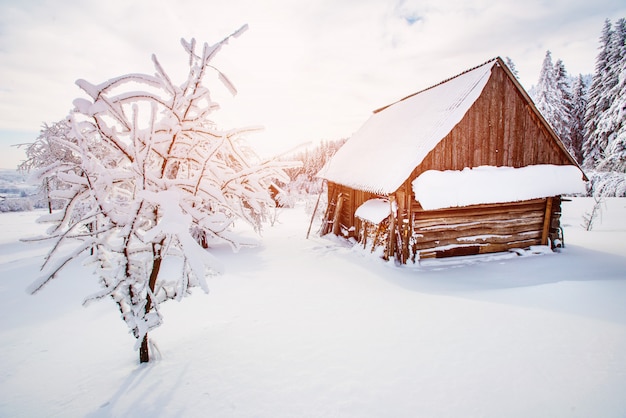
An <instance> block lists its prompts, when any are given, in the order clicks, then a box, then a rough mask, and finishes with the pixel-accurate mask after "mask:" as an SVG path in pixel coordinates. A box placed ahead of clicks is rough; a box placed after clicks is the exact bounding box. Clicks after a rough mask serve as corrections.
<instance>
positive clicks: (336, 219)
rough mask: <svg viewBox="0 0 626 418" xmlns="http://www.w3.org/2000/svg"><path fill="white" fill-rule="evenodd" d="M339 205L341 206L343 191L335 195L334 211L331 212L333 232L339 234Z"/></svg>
mask: <svg viewBox="0 0 626 418" xmlns="http://www.w3.org/2000/svg"><path fill="white" fill-rule="evenodd" d="M341 206H343V193H339V195H338V196H337V204H336V205H335V213H334V214H333V234H335V235H339V233H340V232H341V225H340V223H339V218H340V217H341Z"/></svg>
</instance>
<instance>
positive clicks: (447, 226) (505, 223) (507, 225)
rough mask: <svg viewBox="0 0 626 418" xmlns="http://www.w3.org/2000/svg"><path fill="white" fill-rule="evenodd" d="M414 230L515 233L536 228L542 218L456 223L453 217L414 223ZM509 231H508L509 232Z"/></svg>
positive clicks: (432, 232)
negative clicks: (425, 224) (432, 222)
mask: <svg viewBox="0 0 626 418" xmlns="http://www.w3.org/2000/svg"><path fill="white" fill-rule="evenodd" d="M413 225H414V228H413V230H414V232H415V233H416V234H439V233H446V231H457V232H459V233H462V232H463V231H481V230H482V231H485V232H484V233H489V231H493V232H495V233H499V234H502V233H507V232H508V233H515V232H520V231H529V230H533V229H536V228H541V226H542V225H543V219H542V217H541V215H539V216H534V217H526V218H519V219H508V220H504V219H503V220H493V221H482V222H478V221H475V222H471V221H467V222H463V223H457V222H455V220H454V219H449V220H447V221H445V220H444V221H443V222H441V223H438V224H432V225H430V223H428V224H427V225H428V226H423V225H424V224H423V223H415V224H413ZM509 231H510V232H509Z"/></svg>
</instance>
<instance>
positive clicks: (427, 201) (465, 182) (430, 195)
mask: <svg viewBox="0 0 626 418" xmlns="http://www.w3.org/2000/svg"><path fill="white" fill-rule="evenodd" d="M412 184H413V192H414V193H415V199H416V200H417V201H419V202H420V204H421V205H422V208H424V209H426V210H432V209H442V208H451V207H458V206H469V205H478V204H488V203H505V202H520V201H523V200H530V199H538V198H544V197H549V196H556V195H561V194H577V193H585V192H586V188H585V183H584V181H583V173H582V171H580V169H579V168H578V167H576V166H573V165H550V164H540V165H530V166H526V167H521V168H513V167H492V166H481V167H474V168H471V169H470V168H465V169H463V170H461V171H457V170H446V171H438V170H428V171H425V172H423V173H422V174H420V175H419V176H418V177H417V178H416V179H415V180H413V183H412Z"/></svg>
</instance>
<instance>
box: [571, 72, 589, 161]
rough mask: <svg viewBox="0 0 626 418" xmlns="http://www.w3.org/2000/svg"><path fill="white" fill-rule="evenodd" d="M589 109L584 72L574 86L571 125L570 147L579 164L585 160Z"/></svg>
mask: <svg viewBox="0 0 626 418" xmlns="http://www.w3.org/2000/svg"><path fill="white" fill-rule="evenodd" d="M586 110H587V88H586V86H585V82H584V80H583V76H582V74H579V75H578V78H576V80H575V81H574V85H573V86H572V110H571V113H570V125H569V148H568V150H569V151H570V153H571V154H572V155H573V156H574V158H575V159H576V161H577V162H578V163H579V164H582V162H583V143H584V140H585V112H586Z"/></svg>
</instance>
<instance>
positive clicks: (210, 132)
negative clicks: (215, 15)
mask: <svg viewBox="0 0 626 418" xmlns="http://www.w3.org/2000/svg"><path fill="white" fill-rule="evenodd" d="M245 29H246V26H244V27H242V28H241V29H239V30H238V31H236V32H234V33H233V34H232V35H230V36H228V37H226V38H225V39H224V40H222V41H221V42H218V43H217V44H215V45H208V44H204V46H203V48H202V50H201V51H196V42H195V40H191V41H190V42H187V41H184V40H183V41H182V45H183V48H184V50H185V51H186V54H187V60H188V63H189V69H188V75H187V79H186V80H184V81H183V83H182V84H175V83H174V82H173V81H172V79H171V78H170V76H169V75H168V74H167V73H166V72H165V70H164V69H163V68H162V66H161V64H160V63H159V61H158V60H157V59H156V57H155V56H153V57H152V60H153V63H154V67H155V71H156V73H155V74H154V75H147V74H127V75H123V76H120V77H116V78H113V79H111V80H108V81H105V82H103V83H101V84H91V83H88V82H87V81H85V80H78V81H77V84H78V86H79V87H80V88H81V89H82V90H84V92H85V93H87V95H88V96H89V99H82V98H81V99H76V100H75V101H74V106H75V109H74V110H73V111H72V113H71V114H70V116H69V119H68V121H69V123H70V125H71V128H72V130H71V134H70V135H66V136H64V137H63V138H60V139H59V141H61V143H62V145H63V146H64V147H66V148H67V149H68V150H71V154H72V156H73V157H75V159H74V158H68V159H60V160H56V161H54V162H51V163H50V164H48V165H47V166H46V167H45V168H43V169H41V170H39V172H38V175H39V177H40V178H41V179H43V178H48V177H54V178H58V179H59V180H60V181H62V182H63V183H64V184H66V185H68V187H67V188H64V189H57V190H54V191H53V192H52V196H53V197H54V198H57V199H63V200H65V201H66V204H65V206H64V209H63V210H61V211H59V212H57V213H54V214H52V215H50V216H47V217H45V218H44V219H43V220H44V221H49V222H52V224H53V226H52V227H51V229H50V230H49V234H50V235H51V238H52V239H53V240H54V241H55V244H54V246H53V249H52V251H51V252H50V254H49V255H48V256H47V257H46V259H45V262H44V266H43V268H44V270H43V275H42V276H41V278H40V279H39V280H38V281H36V282H35V283H34V284H33V285H32V287H31V291H32V292H36V291H38V290H39V289H41V288H42V287H43V286H44V285H45V284H46V283H47V282H49V281H50V280H51V279H53V278H54V277H56V276H57V275H58V273H59V271H60V270H61V269H62V268H63V267H64V266H65V265H67V264H68V263H69V262H70V261H71V260H72V259H74V258H75V257H76V256H77V255H79V254H83V253H86V254H90V258H89V261H90V262H91V263H93V264H94V265H95V266H96V269H97V272H98V274H99V277H100V284H101V285H102V290H101V291H100V292H99V293H98V294H96V295H93V296H91V297H90V298H89V299H88V301H90V300H96V299H101V298H106V297H111V298H112V299H113V300H115V302H116V303H117V305H118V307H119V310H120V312H121V314H122V318H123V319H124V321H125V322H126V324H127V325H128V327H129V328H130V330H131V332H132V334H133V335H134V337H135V338H136V339H137V345H136V347H137V348H138V349H139V357H140V361H141V362H146V361H149V358H150V357H149V341H148V332H149V331H150V330H153V329H154V328H156V327H158V326H159V325H160V324H161V320H162V318H161V312H160V310H159V305H160V304H161V303H163V302H164V301H166V300H169V299H177V300H178V299H181V298H182V297H184V296H186V295H188V294H189V293H190V290H191V289H192V288H193V287H196V286H199V287H201V288H202V289H204V290H205V291H208V289H207V283H206V281H205V276H206V275H207V274H216V273H218V272H219V271H220V263H219V261H218V260H216V259H215V258H214V257H212V256H211V254H210V253H209V252H208V251H207V250H205V249H204V248H202V246H201V245H200V244H199V243H198V241H201V242H202V243H203V244H204V246H205V247H211V246H212V245H214V244H215V243H219V242H222V243H223V242H226V243H228V244H230V245H231V246H232V247H233V248H234V249H237V248H239V247H240V246H242V245H246V244H247V242H246V241H245V240H244V239H243V238H240V237H238V236H237V235H235V234H234V233H233V232H232V228H231V225H232V223H233V221H234V220H238V219H242V220H245V221H246V222H248V223H249V224H250V225H251V226H253V227H254V228H255V229H256V230H257V231H258V230H260V229H261V223H262V221H263V220H264V218H265V217H266V216H267V213H268V210H269V209H270V208H272V207H274V201H273V200H272V198H271V196H270V194H269V192H268V187H269V185H270V184H271V182H272V181H275V180H279V181H283V182H286V181H288V177H287V175H286V174H285V173H284V172H283V170H282V168H283V167H286V166H288V165H289V164H288V163H284V162H283V163H279V162H276V161H260V160H259V159H258V158H257V157H256V156H255V154H254V153H253V152H252V150H251V149H250V148H249V147H248V146H247V145H246V143H245V140H244V139H243V136H244V135H245V134H246V133H248V132H249V131H250V129H229V130H222V129H219V128H218V127H217V126H216V125H215V124H214V123H213V122H212V121H211V120H209V116H210V115H211V114H212V113H213V112H214V111H216V110H217V109H218V108H219V106H218V104H217V103H215V102H214V101H213V100H212V98H211V94H210V91H209V89H208V88H207V87H206V86H205V85H204V80H205V76H206V75H207V73H209V72H217V74H218V76H219V79H220V80H221V81H222V82H223V83H224V84H225V85H226V87H228V89H230V90H231V92H233V94H234V93H235V89H234V87H233V85H232V84H231V83H230V81H229V80H228V79H227V78H226V76H225V75H224V74H222V73H221V72H220V71H218V70H217V69H216V68H215V67H214V66H213V65H212V64H211V61H212V59H213V58H214V57H215V55H216V54H217V53H218V52H219V50H220V49H221V48H222V46H224V45H225V44H226V43H228V41H229V39H231V38H232V37H237V36H239V35H240V34H241V33H242V32H243V31H244V30H245ZM69 241H72V242H73V243H74V246H73V247H71V248H72V249H71V251H66V250H65V248H64V249H63V250H61V248H62V247H65V245H64V244H66V243H69ZM164 263H169V264H168V265H170V266H171V265H175V266H176V267H177V268H178V270H177V271H178V273H177V274H174V275H170V276H166V275H165V272H164V269H163V268H162V267H163V266H164ZM167 271H169V272H171V271H172V269H171V268H169V267H168V269H167ZM150 346H151V345H150Z"/></svg>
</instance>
